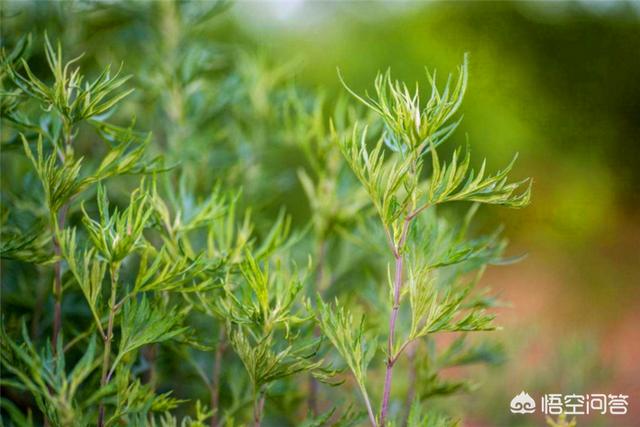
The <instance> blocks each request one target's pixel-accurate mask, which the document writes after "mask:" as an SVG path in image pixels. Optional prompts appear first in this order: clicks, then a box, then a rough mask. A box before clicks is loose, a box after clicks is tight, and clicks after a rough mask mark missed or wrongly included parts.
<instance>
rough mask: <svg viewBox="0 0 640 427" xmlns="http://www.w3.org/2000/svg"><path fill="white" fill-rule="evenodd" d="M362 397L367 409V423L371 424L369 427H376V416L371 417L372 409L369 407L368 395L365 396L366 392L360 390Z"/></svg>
mask: <svg viewBox="0 0 640 427" xmlns="http://www.w3.org/2000/svg"><path fill="white" fill-rule="evenodd" d="M362 397H363V398H364V405H365V406H366V407H367V414H368V415H369V421H370V422H371V427H377V426H378V424H377V423H376V416H375V415H373V407H372V406H371V399H369V394H367V390H364V389H363V390H362Z"/></svg>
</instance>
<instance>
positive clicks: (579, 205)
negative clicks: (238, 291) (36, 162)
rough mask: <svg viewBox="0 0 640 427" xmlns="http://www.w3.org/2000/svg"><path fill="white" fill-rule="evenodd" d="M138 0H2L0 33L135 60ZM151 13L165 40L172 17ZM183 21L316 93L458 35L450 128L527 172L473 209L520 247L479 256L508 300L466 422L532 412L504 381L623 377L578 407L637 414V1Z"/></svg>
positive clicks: (403, 68)
mask: <svg viewBox="0 0 640 427" xmlns="http://www.w3.org/2000/svg"><path fill="white" fill-rule="evenodd" d="M72 6H73V7H72ZM138 7H139V4H136V3H128V2H91V3H89V2H86V3H85V2H75V3H74V4H73V5H71V3H69V2H59V3H45V2H33V3H20V4H18V3H15V4H13V5H12V7H8V8H4V9H3V15H4V16H3V20H2V22H3V29H2V36H3V38H5V39H12V38H14V39H15V38H16V37H17V36H18V35H19V33H21V32H24V31H25V30H26V31H31V32H32V33H33V35H34V37H35V38H36V40H40V39H41V37H42V34H43V31H44V30H45V29H46V30H47V31H48V33H49V34H50V35H51V36H53V37H55V38H59V39H60V40H61V41H62V43H63V45H64V46H65V47H67V48H69V50H71V53H79V52H83V51H85V52H86V55H85V57H84V58H83V60H82V63H83V65H84V66H86V67H89V68H91V67H96V68H98V67H99V66H101V65H103V64H105V63H109V62H114V63H118V62H120V61H123V63H124V69H125V72H128V73H133V72H136V71H137V68H136V64H137V61H141V56H144V55H146V54H148V52H150V51H151V52H152V51H153V46H150V45H149V44H148V43H151V40H156V39H157V38H154V37H156V36H157V35H158V34H153V31H152V30H151V29H150V28H151V26H150V25H149V21H152V20H155V19H160V18H159V17H158V16H156V15H154V14H153V13H152V12H148V9H144V10H145V11H146V12H141V10H139V9H137V8H138ZM150 10H155V9H154V8H151V9H150ZM156 28H161V30H160V31H166V32H167V34H168V35H167V37H168V39H167V40H165V42H166V43H168V44H170V43H171V40H170V37H171V36H170V28H164V29H163V27H162V26H160V27H156ZM156 31H157V30H156ZM199 31H200V35H199V37H200V40H202V41H203V43H204V44H205V45H208V46H209V47H210V49H211V52H213V53H212V58H213V59H211V60H212V61H213V63H215V61H216V58H218V56H217V54H218V53H220V52H226V51H230V50H235V49H242V51H244V52H248V53H247V55H251V56H252V57H253V58H254V59H255V58H258V61H259V62H260V63H262V64H263V65H264V67H267V68H269V69H272V70H273V69H276V70H282V72H281V73H280V74H278V73H272V74H270V77H272V78H273V79H289V80H294V81H295V82H296V83H298V84H300V85H302V86H304V87H307V88H309V89H310V90H313V89H314V88H323V90H325V91H326V92H327V96H328V97H331V96H335V95H336V94H338V93H339V92H341V91H343V89H342V88H341V85H340V82H339V80H338V78H337V72H336V69H337V68H339V69H340V71H341V73H342V75H343V76H344V79H345V80H346V81H347V82H348V83H349V84H350V85H351V86H352V87H353V88H354V89H355V90H357V91H364V90H366V89H367V88H370V87H371V82H372V80H373V78H374V77H375V74H376V72H377V71H378V70H385V69H387V68H388V67H390V68H391V70H392V72H393V73H394V74H395V76H396V77H398V78H400V79H403V80H405V81H408V82H413V81H423V80H424V76H425V74H424V67H425V66H426V67H428V68H429V69H434V68H435V69H437V70H438V71H439V73H441V74H442V75H445V74H446V73H447V72H454V71H455V69H456V68H455V67H456V66H457V65H458V64H459V63H460V62H461V60H462V57H463V54H464V53H465V52H469V54H470V84H469V89H468V92H467V97H466V99H465V102H464V104H463V111H464V121H463V123H462V125H461V128H460V130H459V131H458V136H457V138H464V136H463V135H464V134H468V137H469V140H470V142H471V143H472V145H473V150H474V153H475V154H476V156H477V157H479V156H480V155H484V156H486V157H487V158H488V161H489V164H490V165H494V166H496V167H497V166H500V165H502V164H504V163H505V162H506V161H508V160H509V159H510V157H511V155H512V153H513V152H515V151H517V152H519V154H520V157H519V163H518V167H517V168H516V171H517V174H518V175H519V176H521V177H526V176H532V177H533V178H534V195H533V202H532V204H531V206H530V207H529V208H527V209H525V210H523V211H510V210H501V209H487V210H485V211H484V213H483V215H484V216H483V221H484V222H485V223H486V224H487V226H488V227H489V226H491V225H492V224H493V223H498V222H499V223H504V224H505V226H506V235H508V236H509V237H510V240H511V246H510V253H511V254H513V255H518V254H523V253H526V254H527V257H526V258H525V259H524V260H523V261H521V262H520V263H518V264H515V265H511V266H508V267H501V268H495V269H490V270H489V271H488V274H487V276H486V278H485V280H484V283H485V284H486V285H488V286H491V287H492V288H493V289H494V290H497V291H498V292H499V294H500V296H501V298H502V299H503V300H505V301H507V302H508V303H509V304H508V305H507V306H505V307H503V308H501V309H500V310H499V321H500V323H501V324H502V325H503V329H502V331H501V332H500V336H501V339H502V340H503V341H504V342H505V345H506V348H507V354H508V359H507V360H506V362H505V363H504V364H503V365H502V366H500V367H496V368H491V369H489V370H479V371H478V372H477V379H478V387H479V389H478V391H476V392H475V393H473V394H470V395H468V396H462V397H460V398H456V400H454V404H455V405H464V406H463V407H464V408H465V413H466V419H465V422H464V423H465V424H464V425H466V426H505V425H541V424H542V423H543V420H542V417H541V416H537V417H522V416H512V415H510V414H509V410H508V405H509V401H510V400H511V397H513V396H514V395H515V394H517V393H519V392H520V391H521V390H526V391H528V392H529V393H531V394H532V395H536V396H539V395H541V394H544V393H566V394H569V393H578V394H586V393H615V394H619V393H624V394H628V395H630V414H629V415H628V416H626V417H624V418H617V419H613V418H603V417H590V418H589V417H580V418H579V424H578V425H579V426H583V425H584V426H587V425H593V426H599V425H602V426H604V425H612V426H632V425H640V400H639V398H640V329H639V327H640V209H639V208H640V186H639V183H640V75H639V70H640V3H633V2H615V1H598V2H582V1H581V2H489V1H482V2H418V1H415V2H360V1H358V2H355V1H354V2H324V1H317V2H316V1H304V0H296V1H288V2H287V1H283V2H257V1H256V2H250V1H238V2H236V3H235V4H232V5H230V6H228V10H226V11H225V12H224V13H223V14H221V15H220V16H218V17H216V18H215V19H214V20H212V21H210V22H208V23H207V25H206V26H205V27H204V28H201V29H200V30H199ZM38 43H39V42H37V43H35V45H36V46H38ZM34 55H36V57H35V58H36V60H38V56H37V55H41V52H35V53H34ZM220 57H221V58H222V57H223V55H222V54H221V55H220ZM172 60H173V58H160V59H159V62H160V63H164V62H171V61H172ZM40 61H42V58H41V57H40ZM222 62H224V61H222ZM213 68H214V69H215V71H214V72H216V73H224V69H225V65H224V64H221V65H220V66H219V67H216V66H214V67H213ZM256 78H259V76H257V77H256ZM258 83H259V84H262V85H266V86H268V85H270V84H275V83H274V81H264V82H258ZM139 92H140V91H139ZM142 92H143V93H142V94H140V93H138V95H136V96H138V97H139V98H138V99H139V100H141V99H144V96H145V95H144V89H143V90H142ZM147 107H148V108H151V109H152V108H153V102H151V103H150V104H147ZM141 124H142V125H143V126H146V127H147V128H154V123H145V122H144V117H141ZM182 149H184V150H187V151H188V150H189V147H187V146H185V147H182ZM200 154H202V153H200ZM195 155H196V156H197V155H199V153H195ZM278 161H279V162H280V163H277V164H276V167H283V166H291V164H295V159H294V160H292V159H287V158H286V157H285V158H283V157H282V154H280V156H279V157H278ZM292 170H293V171H295V167H293V168H292ZM294 175H295V174H294ZM294 180H295V178H294ZM294 193H295V192H292V193H291V194H294ZM298 193H299V192H298ZM281 202H282V203H284V204H286V205H288V206H289V211H290V212H292V213H293V215H294V217H297V218H299V221H300V222H303V221H304V216H305V215H308V212H305V210H304V208H302V207H301V206H303V205H304V203H299V200H297V199H296V196H295V195H293V196H291V195H290V197H285V198H283V200H281ZM300 218H301V219H300ZM451 375H456V372H451Z"/></svg>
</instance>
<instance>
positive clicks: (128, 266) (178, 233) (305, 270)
mask: <svg viewBox="0 0 640 427" xmlns="http://www.w3.org/2000/svg"><path fill="white" fill-rule="evenodd" d="M224 6H225V5H223V4H222V5H221V4H207V3H204V4H200V3H198V4H192V3H176V4H174V3H171V2H163V3H158V4H157V5H150V6H149V7H150V8H151V7H153V11H149V13H152V12H153V13H158V14H160V18H159V19H158V20H157V22H159V23H160V24H161V25H162V31H160V30H158V31H155V32H153V34H154V37H158V38H159V39H160V40H158V41H157V44H156V46H158V49H160V52H158V53H157V55H149V56H148V57H145V58H139V59H138V60H139V61H140V62H139V63H137V64H135V67H131V66H129V65H128V64H127V63H123V64H122V65H119V66H118V67H106V68H104V69H103V70H102V72H100V73H98V74H96V75H95V76H93V77H92V76H87V75H85V74H84V72H83V69H82V68H81V67H79V66H78V65H77V64H78V61H80V60H81V58H80V57H78V58H73V59H69V58H68V57H67V55H66V53H65V52H66V50H65V49H66V47H65V46H62V43H59V42H57V41H56V40H53V39H52V38H49V37H47V36H46V35H44V37H43V39H44V40H43V44H44V57H45V58H46V65H47V67H46V72H45V71H43V72H41V73H39V72H36V71H34V70H35V68H34V66H33V65H32V62H31V60H30V58H31V56H32V55H33V52H34V51H36V50H37V49H40V46H39V44H38V43H34V42H32V40H31V36H29V35H25V36H24V37H22V38H21V39H20V40H19V41H18V42H17V43H15V44H13V45H10V46H3V52H2V57H1V61H2V70H1V74H0V84H1V85H2V88H1V90H2V129H3V130H2V141H1V142H2V154H3V168H6V169H5V171H4V172H3V177H4V176H10V177H11V179H3V182H2V236H1V243H2V269H3V277H2V296H3V301H2V312H3V320H2V352H1V354H2V391H3V393H2V394H3V396H2V398H1V399H2V400H1V401H0V402H1V406H2V417H3V422H6V423H7V425H20V426H28V425H39V424H43V423H46V424H48V425H54V426H66V425H93V424H97V425H100V426H103V425H105V426H106V425H120V424H126V425H163V426H170V425H192V426H197V425H207V424H209V425H213V426H216V425H229V426H231V425H247V424H253V425H256V426H257V425H261V424H264V425H306V426H319V425H343V426H347V425H367V424H370V425H373V426H391V425H410V426H425V425H433V426H439V425H454V424H456V423H457V422H458V420H459V419H460V417H462V416H463V415H464V411H463V410H460V411H458V412H456V413H442V412H439V411H435V410H434V408H433V406H432V405H431V402H432V401H433V399H434V398H435V397H440V396H447V395H450V394H453V393H456V392H464V391H471V390H472V389H473V388H474V383H473V382H472V381H469V380H465V379H451V378H445V377H444V376H443V375H442V370H443V369H445V368H450V367H456V366H465V365H469V364H474V363H497V362H499V361H500V359H501V357H502V356H501V351H500V346H499V345H498V344H496V343H495V342H494V341H486V340H484V339H482V338H484V336H482V338H481V339H470V337H469V336H468V335H470V333H473V332H478V331H491V330H493V329H495V327H496V325H495V324H494V321H493V320H494V319H493V318H494V316H493V315H492V314H491V311H490V308H491V307H492V306H494V305H495V304H496V299H495V298H494V297H492V296H491V295H490V294H489V293H487V291H486V290H484V289H480V288H479V287H478V283H479V282H480V279H481V276H482V273H483V271H484V270H485V268H486V266H488V265H490V264H497V263H504V262H507V261H510V260H508V259H504V258H503V252H504V249H505V245H506V243H505V241H504V239H503V238H502V237H501V234H500V231H499V230H498V231H496V232H494V233H491V234H488V235H478V234H477V233H475V230H474V227H473V218H474V213H475V212H476V211H477V210H478V209H479V207H480V206H481V205H485V204H494V205H502V206H507V207H513V208H519V207H523V206H525V205H526V204H527V203H528V201H529V196H530V182H529V181H528V180H525V181H520V182H514V181H511V180H510V179H509V176H508V175H509V173H510V172H511V169H512V166H513V162H512V163H510V164H509V165H507V166H506V167H504V168H503V169H500V170H499V171H498V172H495V173H491V172H489V169H490V168H489V166H487V165H486V163H485V162H483V163H481V165H480V166H479V167H476V168H474V167H473V164H474V163H472V159H471V156H470V150H469V148H468V144H467V145H466V146H461V147H458V148H455V147H457V146H456V145H455V144H456V143H455V142H454V141H457V140H458V137H457V136H455V134H454V132H455V131H456V129H457V128H458V127H459V125H460V123H461V118H460V115H459V114H458V113H459V111H458V110H459V109H460V107H461V104H462V100H463V96H464V93H465V89H466V87H467V80H468V65H467V60H466V58H465V59H464V62H463V64H462V65H461V67H460V69H459V71H458V73H457V76H455V77H449V78H448V79H446V80H445V81H440V80H438V79H437V78H436V75H435V72H434V73H431V72H428V73H427V74H426V76H425V79H424V81H423V82H420V83H419V84H417V85H416V86H415V89H410V87H409V86H407V85H405V84H404V83H402V82H399V81H396V80H394V79H393V78H392V76H391V74H390V72H386V73H382V74H380V75H379V76H378V77H377V78H376V80H375V82H374V88H373V92H372V95H369V94H364V95H362V94H358V93H355V92H353V91H351V89H349V86H348V84H347V83H345V88H346V90H345V92H346V93H345V94H343V95H344V96H341V97H340V98H338V99H332V98H330V97H326V96H325V95H323V94H322V93H321V92H314V91H312V90H309V89H306V88H300V87H297V86H296V85H295V84H294V83H293V81H292V79H289V74H288V70H287V69H286V67H277V66H271V65H269V64H268V61H266V60H265V59H264V58H261V57H260V56H256V55H252V54H249V53H247V52H242V51H240V52H239V51H231V52H221V51H218V50H215V49H212V48H211V47H210V46H208V45H207V44H206V43H202V41H201V40H200V39H199V38H198V32H197V31H196V29H197V28H198V27H199V26H202V25H205V24H206V23H207V22H209V21H210V20H211V19H214V18H215V16H216V15H217V14H218V13H220V12H221V11H222V10H223V9H224ZM156 9H157V10H156ZM154 23H156V20H154V21H153V23H151V24H150V25H153V24H154ZM33 37H39V35H34V36H33ZM217 61H223V62H225V63H226V65H225V66H224V67H221V66H218V65H217V63H218V62H217ZM116 68H117V70H118V71H116V72H114V70H115V69H116ZM42 70H44V68H42ZM125 71H126V72H125ZM127 73H131V75H129V74H127ZM337 78H338V77H337ZM425 83H426V84H425ZM134 88H135V89H136V92H133V90H134ZM140 122H142V123H146V124H150V125H152V127H153V128H154V129H153V132H149V133H148V132H146V131H145V129H144V128H141V127H140V124H139V123H140ZM447 145H449V146H451V145H453V146H454V149H453V150H450V149H449V150H445V147H446V146H447ZM463 147H465V148H463ZM445 152H448V153H451V154H450V157H451V158H450V160H445V158H446V157H448V156H449V155H447V156H445V155H444V153H445ZM274 156H281V157H282V156H284V157H285V158H291V159H297V162H293V161H292V164H293V163H297V164H299V165H302V166H300V167H297V166H293V167H290V168H286V167H283V164H284V165H286V164H287V162H286V161H280V162H278V163H277V164H276V165H275V166H274V165H272V164H271V159H273V158H274ZM514 160H515V159H514ZM292 177H295V179H296V181H294V182H293V183H292ZM292 189H293V190H292ZM291 191H297V192H299V193H300V192H303V193H304V194H305V195H306V200H307V202H308V212H309V216H308V218H293V217H292V216H291V215H289V214H287V213H286V212H285V211H284V210H283V209H281V206H280V200H281V199H282V197H283V195H284V196H285V197H286V195H287V194H289V192H291ZM453 202H463V206H464V209H465V210H466V213H465V214H463V215H460V216H458V215H456V214H455V213H456V212H458V211H450V212H448V213H447V214H443V213H441V210H442V209H444V206H445V205H449V204H451V203H453ZM446 333H453V339H448V340H447V339H445V340H439V339H438V337H439V336H442V335H446ZM354 391H357V393H354Z"/></svg>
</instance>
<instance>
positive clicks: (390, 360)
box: [380, 216, 412, 427]
mask: <svg viewBox="0 0 640 427" xmlns="http://www.w3.org/2000/svg"><path fill="white" fill-rule="evenodd" d="M411 219H412V217H410V216H407V217H406V218H405V220H404V223H403V224H402V232H401V235H400V240H399V241H398V243H397V245H396V246H395V248H394V251H393V252H394V254H393V255H394V258H395V277H394V280H393V308H392V310H391V317H390V318H389V338H388V339H387V369H386V372H385V377H384V391H383V393H382V406H381V409H380V426H381V427H384V425H385V422H386V418H387V413H388V411H389V397H390V395H391V380H392V376H393V366H394V365H395V362H396V358H395V357H394V354H393V347H394V341H395V333H396V321H397V319H398V311H399V309H400V290H401V289H402V268H403V262H404V258H403V254H402V252H403V249H404V243H405V240H406V238H407V232H408V231H409V224H410V223H411Z"/></svg>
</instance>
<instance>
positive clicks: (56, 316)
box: [51, 120, 73, 355]
mask: <svg viewBox="0 0 640 427" xmlns="http://www.w3.org/2000/svg"><path fill="white" fill-rule="evenodd" d="M63 125H64V145H65V147H64V150H63V151H58V158H59V160H60V162H61V163H62V164H63V165H64V162H65V161H66V155H67V151H69V150H70V149H71V144H72V142H73V138H72V135H73V129H72V128H71V125H69V122H68V121H67V120H63ZM69 203H70V202H69V201H67V203H65V204H64V205H62V207H61V208H60V210H59V211H57V212H52V216H51V224H52V227H53V253H54V254H55V256H56V258H57V259H56V262H55V264H54V266H53V271H54V279H53V280H54V285H53V298H54V299H55V304H54V308H53V333H52V334H51V348H52V351H53V354H54V355H55V354H56V351H57V348H58V336H59V335H60V330H61V329H62V265H61V264H62V260H61V259H60V255H61V250H60V241H59V240H58V233H60V231H62V229H63V228H64V223H65V220H66V217H67V211H68V210H69Z"/></svg>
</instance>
